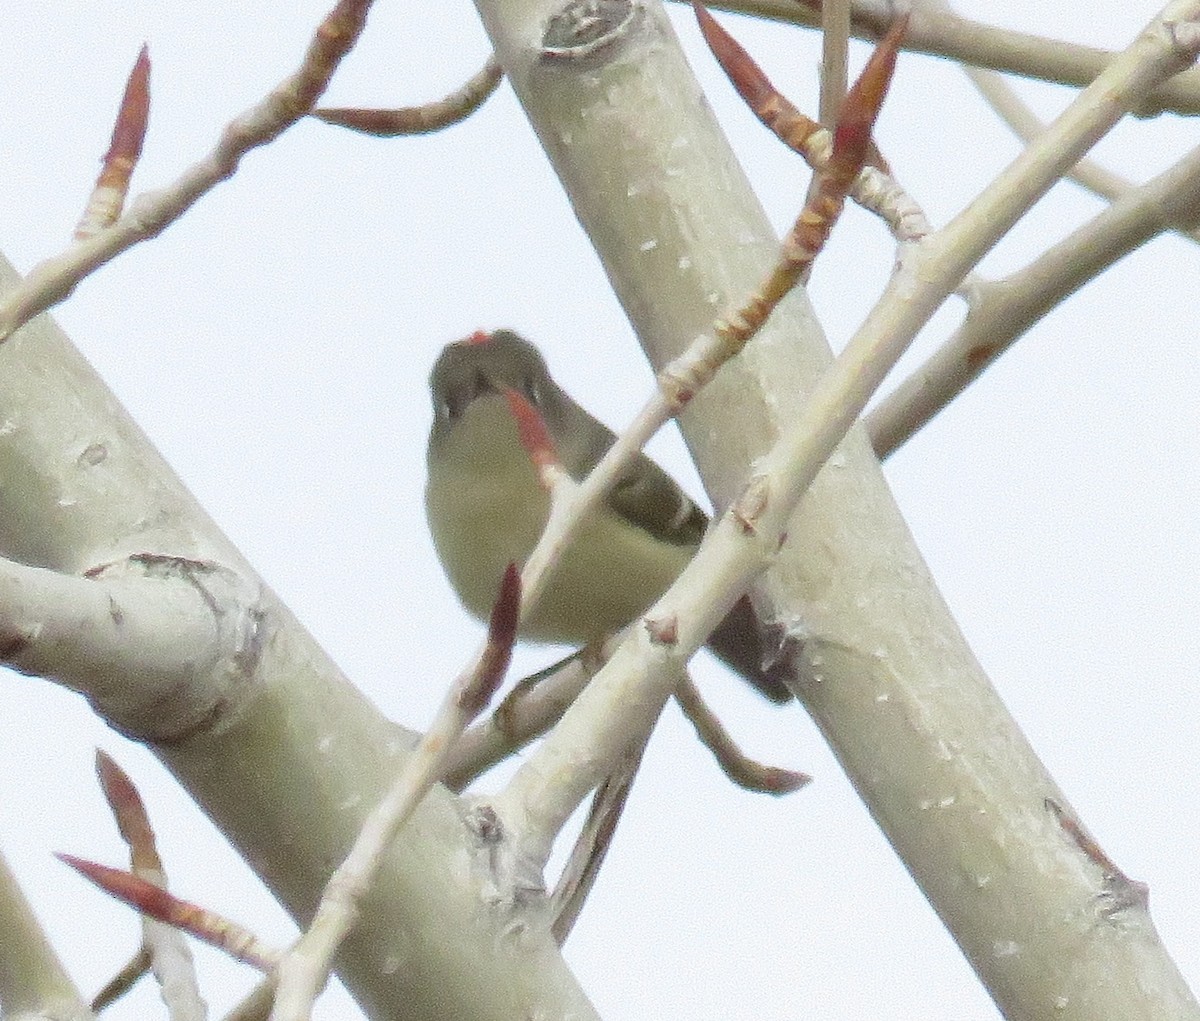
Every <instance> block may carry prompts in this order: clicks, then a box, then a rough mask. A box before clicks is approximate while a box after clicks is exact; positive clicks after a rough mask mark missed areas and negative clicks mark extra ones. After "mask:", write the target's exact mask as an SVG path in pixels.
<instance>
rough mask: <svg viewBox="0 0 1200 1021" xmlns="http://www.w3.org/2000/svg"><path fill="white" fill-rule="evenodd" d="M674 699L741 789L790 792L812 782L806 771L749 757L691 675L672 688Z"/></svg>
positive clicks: (722, 766)
mask: <svg viewBox="0 0 1200 1021" xmlns="http://www.w3.org/2000/svg"><path fill="white" fill-rule="evenodd" d="M675 701H676V702H678V703H679V708H680V709H681V710H682V711H683V715H684V716H686V717H687V719H688V721H689V722H690V723H691V725H692V726H693V727H695V728H696V736H697V737H699V738H700V742H701V743H702V744H703V745H704V747H705V748H707V749H708V750H709V751H710V752H712V754H713V757H714V758H715V759H716V760H717V764H718V765H719V766H720V767H721V770H722V772H724V774H725V775H726V776H727V777H729V779H730V780H732V781H733V782H734V783H735V784H737V785H738V786H739V787H741V788H743V789H744V790H748V791H754V792H756V793H759V794H775V795H780V794H791V793H792V791H798V790H799V789H800V788H801V787H804V786H805V785H806V784H809V783H811V782H812V777H811V776H809V775H808V774H807V773H801V772H798V771H796V770H791V769H783V768H781V767H779V766H766V765H763V764H762V763H761V762H756V761H755V760H754V759H751V758H749V757H748V756H747V755H746V753H745V752H743V751H742V750H741V749H740V748H739V747H738V746H737V742H736V741H734V739H733V738H732V737H731V736H730V734H729V732H728V731H727V730H726V729H725V727H724V725H723V724H722V723H721V721H720V720H719V719H718V718H717V715H716V713H714V712H713V711H712V710H711V709H710V708H709V707H708V705H707V704H706V703H705V701H704V699H703V698H701V696H700V692H699V691H698V690H697V689H696V685H695V684H694V683H693V682H692V679H691V678H690V677H684V678H683V680H681V681H680V682H679V684H678V686H677V687H676V688H675Z"/></svg>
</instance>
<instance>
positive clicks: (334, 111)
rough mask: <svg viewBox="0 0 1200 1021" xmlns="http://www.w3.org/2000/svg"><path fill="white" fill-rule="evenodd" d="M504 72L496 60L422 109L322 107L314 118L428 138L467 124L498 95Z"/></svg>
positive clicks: (383, 135)
mask: <svg viewBox="0 0 1200 1021" xmlns="http://www.w3.org/2000/svg"><path fill="white" fill-rule="evenodd" d="M503 77H504V71H503V70H502V69H501V67H500V64H499V63H498V62H497V61H496V58H495V57H494V56H491V57H488V59H487V63H486V64H484V65H483V67H482V68H480V69H479V70H478V71H476V72H475V74H473V75H472V76H471V77H470V78H468V79H467V81H466V82H465V83H464V84H463V85H462V86H460V87H459V88H457V89H455V90H454V91H453V92H451V93H450V94H449V95H447V96H444V97H443V98H441V99H438V100H434V101H433V102H432V103H424V104H422V105H421V106H402V107H400V108H399V109H398V110H369V109H361V108H358V107H345V106H343V107H322V108H321V109H319V110H314V111H313V112H312V116H313V117H316V118H317V120H320V121H324V122H325V123H326V124H334V125H337V126H338V127H341V128H349V129H350V130H351V131H359V132H362V133H363V134H366V135H375V136H377V137H379V138H394V137H396V136H397V135H425V134H429V133H430V132H434V131H441V130H442V129H443V128H448V127H450V126H451V125H452V124H457V123H458V122H459V121H463V120H466V119H467V118H468V117H470V116H471V114H473V113H474V112H475V111H476V110H478V109H479V108H480V107H481V106H482V105H483V103H484V101H485V100H486V99H487V98H488V97H489V96H490V95H491V94H492V93H493V92H495V91H496V89H497V87H498V86H499V85H500V81H501V79H502V78H503Z"/></svg>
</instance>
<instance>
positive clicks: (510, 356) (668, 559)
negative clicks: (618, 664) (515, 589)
mask: <svg viewBox="0 0 1200 1021" xmlns="http://www.w3.org/2000/svg"><path fill="white" fill-rule="evenodd" d="M429 387H430V390H431V392H432V396H433V429H432V431H431V432H430V435H429V450H428V455H427V464H428V469H429V478H428V481H427V483H426V486H425V514H426V517H427V519H428V521H429V529H430V531H431V532H432V533H433V543H434V546H435V547H436V549H437V554H438V558H439V559H440V560H441V562H442V568H443V569H444V570H445V572H446V575H447V577H448V578H449V579H450V584H451V585H453V586H454V590H455V592H457V593H458V598H459V599H460V600H461V601H462V603H463V605H464V606H465V607H466V608H467V610H469V611H470V612H471V613H472V614H473V615H474V616H476V617H478V618H480V619H482V620H486V619H487V617H488V614H489V613H490V612H491V608H492V603H493V601H494V600H495V598H496V593H497V591H498V589H499V585H500V579H501V576H502V575H503V573H504V569H505V567H506V566H507V565H508V564H509V563H510V562H515V563H516V564H518V565H521V564H523V563H524V562H525V560H526V558H527V557H528V556H529V554H530V553H531V552H532V551H533V547H534V544H535V543H536V542H537V540H538V537H539V536H540V535H541V533H542V529H543V527H544V526H545V524H546V518H547V516H548V514H549V508H550V497H549V494H548V493H547V492H546V490H545V488H544V487H543V486H542V485H541V484H540V483H539V481H538V476H537V471H536V469H535V468H534V465H533V462H532V460H531V459H530V456H529V454H528V453H527V451H526V450H525V448H524V447H523V446H522V445H521V441H520V437H519V436H518V433H517V425H516V420H515V419H514V417H513V414H512V411H511V410H510V408H509V404H508V400H507V399H506V397H505V396H504V394H505V391H506V390H515V391H517V392H518V393H520V394H522V395H523V396H524V397H525V398H526V399H527V400H528V401H529V402H530V403H531V404H532V405H533V406H534V407H535V408H536V409H537V410H538V412H539V413H540V414H541V417H542V419H543V420H544V421H545V423H546V428H547V429H548V431H549V433H550V436H551V437H552V439H553V440H554V445H555V449H556V451H557V453H558V457H559V460H560V461H561V463H562V466H563V468H564V469H566V471H567V472H569V473H570V475H571V476H572V478H574V479H576V480H581V479H583V477H584V476H585V475H586V474H587V473H588V472H589V471H591V469H592V468H594V467H595V465H596V464H597V462H598V461H599V460H600V458H601V456H602V455H603V454H604V452H605V451H606V450H607V449H608V448H609V447H610V446H611V445H612V442H613V439H614V436H613V433H612V431H611V430H609V429H608V428H606V427H605V426H604V425H603V424H602V423H600V422H599V421H598V420H597V419H595V418H594V417H592V415H590V414H589V413H588V412H586V411H585V410H584V409H583V408H581V407H580V406H579V405H578V404H576V403H575V401H574V400H572V399H571V397H570V396H569V395H568V394H566V393H565V392H564V391H563V390H562V389H560V388H559V386H558V384H556V383H555V382H554V380H553V379H552V378H551V377H550V372H549V370H548V369H547V368H546V363H545V361H544V360H543V358H542V356H541V354H540V353H539V352H538V350H537V348H535V347H534V346H533V345H532V344H530V343H529V342H528V341H526V340H523V339H522V338H521V337H519V336H517V334H515V333H513V332H511V331H509V330H497V331H496V332H495V333H491V334H484V333H480V334H476V335H475V336H473V337H470V338H468V339H466V340H460V341H457V342H456V343H453V344H448V345H447V346H446V347H445V349H444V350H443V351H442V353H441V356H440V357H439V358H438V360H437V363H436V364H435V365H434V367H433V372H432V373H431V374H430V377H429ZM707 527H708V518H707V517H706V515H705V514H704V512H703V511H702V510H700V508H699V507H697V506H696V505H695V504H694V503H693V502H692V501H691V499H689V498H688V496H687V494H686V493H684V491H683V490H682V489H680V487H679V486H678V485H677V484H676V483H675V482H674V481H673V480H672V479H671V478H670V476H668V475H667V474H666V472H664V471H663V470H662V469H661V468H659V467H658V465H656V464H655V463H654V462H653V461H651V460H650V459H649V458H648V457H645V456H644V455H639V456H638V457H637V459H636V460H635V461H634V462H633V463H632V464H631V465H630V466H629V467H628V468H627V469H626V470H625V472H624V474H623V476H622V477H621V479H620V480H619V482H618V483H617V485H616V486H614V487H613V489H612V490H611V491H610V492H609V494H608V496H607V498H606V499H605V502H604V503H603V505H602V506H601V507H600V508H599V509H597V510H596V511H595V512H593V514H592V516H591V518H590V519H589V520H588V521H587V522H586V523H585V524H584V526H583V527H582V528H581V529H580V531H579V532H578V534H577V536H576V538H575V539H574V540H573V541H572V543H571V544H570V546H569V547H568V548H567V549H566V550H565V551H564V553H563V555H562V559H561V560H560V562H559V563H558V565H557V566H556V567H555V568H554V569H553V573H552V575H551V577H550V578H549V579H547V586H546V589H545V594H544V595H543V596H542V599H541V601H540V602H539V604H538V606H537V607H536V608H535V610H534V613H533V615H532V616H531V617H530V618H529V620H528V621H527V622H526V623H525V624H524V625H523V627H522V629H521V636H522V637H523V638H526V639H529V640H531V641H538V642H560V643H564V644H571V645H584V644H586V643H588V642H592V641H596V640H599V639H602V638H604V637H605V636H606V635H609V634H611V633H613V632H616V631H619V630H620V629H621V628H623V627H624V626H625V625H627V624H628V623H629V622H630V621H632V620H634V619H635V618H636V617H638V616H639V615H640V614H642V613H644V612H645V611H646V610H647V609H649V607H650V606H651V605H652V604H653V603H654V601H655V600H656V599H658V597H659V596H660V595H662V593H663V592H664V591H666V589H667V588H668V586H670V584H671V582H673V581H674V580H675V578H676V577H677V576H678V575H679V573H680V572H681V571H682V570H683V568H684V566H685V565H686V564H687V562H688V561H689V560H691V558H692V556H693V555H694V554H695V552H696V549H697V547H698V546H699V545H700V540H701V538H702V537H703V535H704V531H705V529H706V528H707ZM709 647H710V648H711V649H712V651H713V652H714V653H716V655H717V656H718V658H720V659H721V660H723V661H724V662H725V663H726V664H728V665H729V666H731V667H732V668H733V669H735V670H736V671H737V672H738V673H740V674H741V675H742V676H743V677H744V678H745V679H746V680H747V681H749V682H750V683H751V684H752V685H754V687H755V688H757V689H758V690H759V691H760V692H761V693H762V694H763V695H765V696H766V697H767V698H769V699H772V700H773V701H776V702H785V701H787V700H788V699H790V698H791V695H790V693H789V692H788V690H787V689H786V688H785V687H784V686H783V685H782V684H781V683H780V682H779V681H778V680H775V679H772V678H770V677H767V676H766V675H765V674H764V673H763V670H762V668H761V663H762V655H761V651H760V639H759V634H758V628H757V624H756V623H755V621H754V616H753V612H752V611H751V609H750V604H749V602H748V600H746V599H744V598H743V599H741V600H739V601H738V603H737V604H735V606H734V608H733V610H731V611H730V613H729V615H728V616H727V617H726V618H725V619H724V620H723V621H722V622H721V624H720V625H718V627H717V629H716V631H714V632H713V634H712V635H711V637H710V638H709Z"/></svg>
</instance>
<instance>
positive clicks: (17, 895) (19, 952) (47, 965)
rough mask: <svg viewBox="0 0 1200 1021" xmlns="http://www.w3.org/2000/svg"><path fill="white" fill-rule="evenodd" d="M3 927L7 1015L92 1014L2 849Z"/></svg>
mask: <svg viewBox="0 0 1200 1021" xmlns="http://www.w3.org/2000/svg"><path fill="white" fill-rule="evenodd" d="M0 933H3V934H4V938H3V939H0V1003H2V1004H3V1005H4V1016H5V1017H11V1018H20V1017H29V1018H55V1019H57V1021H76V1019H78V1021H85V1019H87V1018H90V1017H91V1013H90V1012H89V1010H88V1007H87V1004H86V1003H84V1002H83V999H82V998H81V997H80V995H79V991H78V990H77V989H76V988H75V985H74V983H72V982H71V979H70V976H68V975H67V972H66V970H65V969H64V968H63V966H62V963H61V962H60V961H59V959H58V956H57V955H56V954H55V953H54V949H53V947H51V946H50V941H49V940H48V939H47V938H46V934H45V933H44V932H43V931H42V927H41V926H40V925H39V924H38V920H37V918H36V916H35V915H34V913H33V909H32V908H31V907H30V906H29V902H28V901H27V900H26V899H25V895H24V894H23V893H21V888H20V887H19V886H18V885H17V877H16V876H14V875H13V874H12V872H11V870H10V869H9V867H8V862H6V861H5V860H4V857H3V856H2V855H0Z"/></svg>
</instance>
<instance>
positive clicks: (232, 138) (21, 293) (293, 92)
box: [0, 0, 372, 342]
mask: <svg viewBox="0 0 1200 1021" xmlns="http://www.w3.org/2000/svg"><path fill="white" fill-rule="evenodd" d="M371 2H372V0H339V2H338V4H337V6H336V7H335V8H334V9H333V10H332V11H331V12H330V14H329V15H328V17H326V19H325V20H324V21H323V22H322V23H321V25H320V26H319V27H318V29H317V31H316V34H315V36H314V37H313V40H312V42H311V43H310V45H309V48H308V52H307V53H306V54H305V56H304V61H303V62H302V64H301V65H300V68H299V70H297V71H296V72H295V73H294V74H292V75H290V76H289V77H287V78H286V79H284V80H283V81H282V82H281V83H280V84H279V85H278V86H276V87H275V89H274V90H273V91H272V92H271V94H270V95H268V96H267V97H266V98H265V99H263V100H262V101H261V102H260V103H258V104H257V105H256V106H254V107H252V108H251V109H249V110H247V111H246V112H245V113H244V114H242V115H241V116H240V117H238V118H237V119H235V120H234V121H232V122H230V124H229V125H228V126H227V127H226V128H225V130H224V132H223V133H222V134H221V138H220V140H219V141H218V143H217V146H216V148H215V149H214V150H213V151H212V152H211V153H210V154H209V155H208V156H207V157H205V158H204V159H203V160H201V161H200V162H199V163H197V164H195V165H194V166H192V167H191V168H189V169H188V170H186V171H185V172H184V173H183V175H182V176H181V177H180V178H179V179H178V180H177V181H176V182H175V183H174V184H172V185H170V186H169V187H167V188H165V189H163V190H162V191H157V192H154V193H151V194H146V195H142V196H140V197H139V198H137V199H135V200H134V202H133V204H132V206H131V208H130V209H129V211H128V212H127V213H125V215H124V216H122V217H121V218H120V219H119V220H117V222H116V223H114V224H113V225H112V226H111V227H107V228H105V229H104V230H102V231H100V232H99V233H98V234H95V235H93V236H91V237H89V238H86V239H84V240H82V241H80V242H78V243H77V244H75V245H74V246H73V247H72V248H70V249H68V250H67V251H65V252H63V253H62V255H59V256H56V257H55V258H53V259H49V260H47V261H45V262H42V263H39V264H38V265H37V266H35V267H34V268H33V270H32V271H31V272H30V273H29V275H28V276H27V277H26V278H25V280H24V282H23V283H22V284H21V285H20V286H18V287H17V288H16V289H15V290H14V291H12V292H10V293H9V294H8V295H7V296H6V298H5V300H4V301H3V302H0V342H3V341H5V340H7V339H8V338H9V337H11V336H12V334H13V332H14V331H16V330H17V329H19V328H20V327H21V326H22V325H23V324H24V323H27V322H28V321H29V320H30V319H32V318H33V317H34V316H35V315H37V314H38V313H39V312H44V311H46V309H48V308H50V307H51V306H52V305H55V304H57V303H58V302H60V301H62V300H63V299H64V298H66V297H67V296H68V295H70V293H71V292H72V291H73V290H74V289H75V286H76V284H78V283H79V281H80V280H82V279H83V278H84V277H85V276H87V275H88V274H89V273H91V272H92V271H93V270H95V269H97V268H99V267H100V266H103V265H104V264H105V263H106V262H108V261H109V260H110V259H112V258H114V257H115V256H117V255H119V254H120V253H121V252H123V251H125V250H126V249H128V248H131V247H132V246H133V245H135V244H137V243H138V242H139V241H144V240H146V239H147V238H152V237H157V236H158V235H159V234H160V233H162V231H163V230H164V229H165V228H166V227H167V226H168V225H169V224H170V223H172V222H174V221H175V220H177V219H178V218H179V217H180V216H182V215H183V213H185V212H186V211H187V210H188V209H189V208H190V207H191V206H192V204H193V203H194V202H195V201H196V200H197V199H199V198H200V196H201V195H203V194H204V193H205V192H207V191H209V190H210V189H211V188H212V187H213V186H215V185H217V184H219V183H220V182H221V181H224V180H227V179H228V178H230V177H232V176H233V174H234V173H235V172H236V171H237V168H238V164H239V163H240V162H241V160H242V157H243V156H245V155H246V153H247V152H249V151H250V150H251V149H254V148H256V147H258V146H260V145H265V144H266V143H268V142H270V141H271V140H272V139H274V138H276V137H277V136H278V135H279V134H281V133H282V132H283V131H285V130H286V129H287V128H289V127H291V126H292V125H293V124H295V123H296V121H298V120H299V119H300V118H301V117H303V116H304V115H305V114H307V113H308V112H309V110H311V109H312V106H313V104H314V103H315V102H316V101H317V99H319V98H320V96H321V94H322V93H323V92H324V91H325V88H326V86H327V85H328V84H329V79H330V78H331V77H332V75H333V72H334V71H335V70H336V69H337V66H338V63H339V62H340V61H341V59H342V57H344V56H345V55H346V54H347V53H348V52H349V51H350V49H351V47H353V45H354V43H355V41H356V40H357V39H358V36H359V33H360V32H361V31H362V29H363V25H364V24H365V23H366V17H367V12H368V11H369V10H370V7H371Z"/></svg>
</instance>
